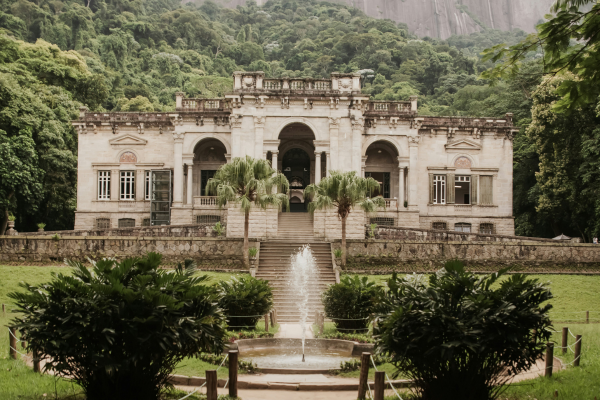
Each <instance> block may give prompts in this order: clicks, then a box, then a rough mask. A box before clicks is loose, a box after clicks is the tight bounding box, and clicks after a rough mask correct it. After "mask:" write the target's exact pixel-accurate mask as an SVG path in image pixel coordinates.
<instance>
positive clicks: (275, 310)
mask: <svg viewBox="0 0 600 400" xmlns="http://www.w3.org/2000/svg"><path fill="white" fill-rule="evenodd" d="M273 323H274V324H275V325H277V309H276V308H274V309H273Z"/></svg>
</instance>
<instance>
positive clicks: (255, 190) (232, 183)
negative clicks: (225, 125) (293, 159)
mask: <svg viewBox="0 0 600 400" xmlns="http://www.w3.org/2000/svg"><path fill="white" fill-rule="evenodd" d="M206 188H207V190H208V192H209V193H210V194H216V195H217V204H218V205H219V208H221V207H223V206H224V205H225V204H227V203H228V202H231V203H235V204H239V205H240V208H241V209H242V211H243V212H244V264H245V265H246V268H249V266H250V260H249V255H248V251H249V248H248V247H249V245H248V227H249V222H250V209H251V208H252V205H253V204H254V206H258V207H260V208H263V209H265V208H267V207H268V206H277V207H278V208H281V207H282V206H286V207H288V205H289V200H288V197H287V195H286V194H285V193H286V192H287V190H288V189H289V183H288V180H287V178H286V177H285V176H284V175H283V174H281V173H278V172H277V170H275V169H273V168H271V163H270V162H269V161H268V160H263V159H258V158H252V157H250V156H246V157H236V158H234V159H233V160H232V161H231V163H229V164H225V165H223V166H222V167H221V168H220V169H219V170H218V171H217V172H216V173H215V176H214V177H213V178H212V179H209V181H208V183H207V186H206ZM273 188H277V189H278V191H274V190H273ZM274 192H275V193H274Z"/></svg>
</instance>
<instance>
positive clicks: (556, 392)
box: [554, 390, 558, 398]
mask: <svg viewBox="0 0 600 400" xmlns="http://www.w3.org/2000/svg"><path fill="white" fill-rule="evenodd" d="M554 397H556V398H558V390H555V391H554Z"/></svg>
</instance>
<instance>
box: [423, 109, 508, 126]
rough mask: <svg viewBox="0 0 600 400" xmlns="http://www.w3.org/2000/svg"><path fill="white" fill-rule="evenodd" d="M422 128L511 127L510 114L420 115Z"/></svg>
mask: <svg viewBox="0 0 600 400" xmlns="http://www.w3.org/2000/svg"><path fill="white" fill-rule="evenodd" d="M419 119H420V124H421V128H422V129H429V128H430V127H431V128H434V127H465V128H512V127H513V126H514V125H513V121H512V114H510V113H508V114H506V118H502V119H498V118H467V117H429V116H425V117H420V118H419Z"/></svg>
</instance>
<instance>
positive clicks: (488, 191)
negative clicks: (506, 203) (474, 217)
mask: <svg viewBox="0 0 600 400" xmlns="http://www.w3.org/2000/svg"><path fill="white" fill-rule="evenodd" d="M492 178H493V176H491V175H481V176H480V177H479V200H480V204H483V205H492V204H494V196H493V187H492V182H493V181H492Z"/></svg>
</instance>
